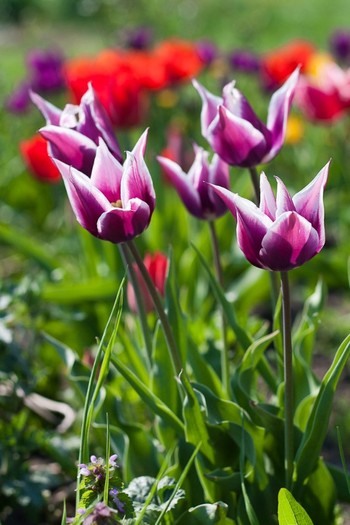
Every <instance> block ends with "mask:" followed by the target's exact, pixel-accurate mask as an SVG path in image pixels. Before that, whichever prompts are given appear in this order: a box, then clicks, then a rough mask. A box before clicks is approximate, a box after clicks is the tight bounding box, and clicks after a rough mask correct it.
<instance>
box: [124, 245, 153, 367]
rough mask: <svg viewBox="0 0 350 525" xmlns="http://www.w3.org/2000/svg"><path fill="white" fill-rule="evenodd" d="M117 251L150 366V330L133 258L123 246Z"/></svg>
mask: <svg viewBox="0 0 350 525" xmlns="http://www.w3.org/2000/svg"><path fill="white" fill-rule="evenodd" d="M119 249H120V252H121V255H122V259H123V261H124V265H125V267H126V268H127V271H128V274H129V277H130V281H131V284H132V287H133V289H134V293H135V298H136V303H137V311H138V314H139V318H140V322H141V329H142V334H143V338H144V342H145V347H146V352H147V357H148V362H149V365H151V363H152V339H151V334H150V330H149V326H148V322H147V314H146V310H145V302H144V299H143V297H142V293H141V289H140V284H139V280H138V278H137V275H136V272H135V269H134V266H133V258H132V257H131V254H130V252H129V250H128V249H127V248H126V246H125V245H124V244H119Z"/></svg>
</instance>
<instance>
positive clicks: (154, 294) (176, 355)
mask: <svg viewBox="0 0 350 525" xmlns="http://www.w3.org/2000/svg"><path fill="white" fill-rule="evenodd" d="M125 246H126V247H127V248H128V249H129V250H130V252H131V254H132V256H133V258H134V261H135V263H136V264H137V266H138V268H139V270H140V273H141V275H142V277H143V280H144V282H145V285H146V287H147V290H148V291H149V294H150V296H151V298H152V301H153V304H154V307H155V309H156V311H157V314H158V317H159V320H160V322H161V325H162V328H163V331H164V335H165V338H166V341H167V345H168V348H169V351H170V355H171V359H172V363H173V367H174V371H175V374H176V375H178V374H179V373H180V372H181V370H183V365H182V360H181V356H180V352H179V349H178V346H177V344H176V341H175V338H174V334H173V331H172V328H171V326H170V323H169V320H168V317H167V315H166V313H165V310H164V307H163V304H162V301H161V298H160V296H159V293H158V290H157V289H156V287H155V286H154V284H153V281H152V279H151V277H150V275H149V273H148V271H147V268H146V267H145V265H144V264H143V260H142V257H141V255H140V253H139V251H138V249H137V247H136V245H135V244H134V242H133V241H128V242H127V243H126V244H125Z"/></svg>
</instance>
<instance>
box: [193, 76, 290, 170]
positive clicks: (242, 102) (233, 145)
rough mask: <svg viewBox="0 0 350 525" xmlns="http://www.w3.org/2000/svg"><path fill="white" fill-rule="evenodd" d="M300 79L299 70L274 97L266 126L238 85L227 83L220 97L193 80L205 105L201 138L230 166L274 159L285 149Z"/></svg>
mask: <svg viewBox="0 0 350 525" xmlns="http://www.w3.org/2000/svg"><path fill="white" fill-rule="evenodd" d="M298 76H299V70H298V69H296V70H295V71H294V73H292V75H291V76H290V77H289V79H288V80H287V81H286V82H285V83H284V84H283V85H282V86H281V88H280V89H279V90H278V91H276V92H275V93H274V95H273V96H272V98H271V101H270V105H269V109H268V117H267V124H266V125H265V124H264V123H263V122H262V121H261V120H260V119H259V118H258V117H257V115H256V114H255V112H254V111H253V109H252V107H251V106H250V105H249V103H248V101H247V99H246V98H245V97H244V96H243V94H242V93H241V92H240V91H239V90H238V89H237V88H236V87H235V82H230V83H229V84H227V85H226V86H225V87H224V89H223V96H222V97H217V96H215V95H213V94H212V93H210V92H209V91H207V90H206V89H205V88H204V87H203V86H202V85H201V84H199V82H197V81H196V80H194V81H193V85H194V87H195V88H196V89H197V91H198V93H199V94H200V96H201V98H202V103H203V106H202V113H201V127H202V135H203V136H204V137H205V138H206V139H207V141H208V142H209V144H210V146H211V147H212V148H213V150H214V152H215V153H217V154H218V155H219V156H220V157H221V158H222V159H223V160H224V161H225V162H227V163H228V164H230V165H232V166H241V167H246V168H251V167H254V166H257V165H258V164H261V163H266V162H269V161H270V160H271V159H273V158H274V157H275V156H276V155H277V153H278V152H279V150H280V149H281V148H282V146H283V142H284V138H285V133H286V127H287V119H288V115H289V109H290V105H291V103H292V99H293V96H294V92H295V88H296V85H297V81H298Z"/></svg>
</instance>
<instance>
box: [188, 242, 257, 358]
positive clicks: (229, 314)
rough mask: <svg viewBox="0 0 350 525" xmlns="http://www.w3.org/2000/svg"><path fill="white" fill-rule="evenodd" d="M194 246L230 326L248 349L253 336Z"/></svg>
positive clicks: (242, 345)
mask: <svg viewBox="0 0 350 525" xmlns="http://www.w3.org/2000/svg"><path fill="white" fill-rule="evenodd" d="M192 247H193V249H194V250H195V251H196V253H197V255H198V257H199V260H200V262H201V264H202V266H203V268H204V269H205V271H206V273H207V275H208V277H209V282H210V285H211V287H212V289H213V292H214V294H215V297H216V299H217V301H218V302H219V303H220V304H221V306H222V308H223V311H224V314H225V317H226V319H227V322H228V323H229V325H230V327H231V328H232V330H233V331H234V333H235V334H236V337H237V341H238V342H239V344H240V345H241V347H242V348H243V349H244V350H245V349H247V348H248V347H249V345H250V344H251V342H252V340H251V337H250V336H249V334H248V333H247V332H246V331H245V330H244V329H243V328H242V327H241V326H240V324H239V323H238V321H237V318H236V314H235V311H234V306H233V304H231V303H229V301H228V300H227V299H226V297H225V295H224V292H223V291H222V289H221V286H220V285H219V283H218V282H217V280H216V279H215V277H214V275H213V273H212V271H211V270H210V268H209V266H208V264H207V262H206V260H205V259H204V257H203V255H202V254H201V253H200V251H199V250H198V248H196V246H194V244H192Z"/></svg>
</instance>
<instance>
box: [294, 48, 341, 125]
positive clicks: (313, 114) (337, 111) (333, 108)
mask: <svg viewBox="0 0 350 525" xmlns="http://www.w3.org/2000/svg"><path fill="white" fill-rule="evenodd" d="M295 102H296V105H297V106H298V107H299V108H300V109H301V110H302V112H303V113H304V114H305V115H306V116H307V117H308V118H309V119H310V120H313V121H317V122H323V123H331V122H334V121H335V120H337V119H339V118H340V117H342V115H344V113H345V111H347V110H348V109H349V108H350V69H348V70H343V69H342V68H340V67H339V66H338V65H337V64H336V63H335V62H333V60H332V59H331V57H330V56H328V55H325V54H321V53H320V54H317V55H314V57H313V59H312V60H310V62H309V65H308V67H307V69H306V70H305V74H303V75H301V77H300V79H299V82H298V86H297V90H296V93H295Z"/></svg>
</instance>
